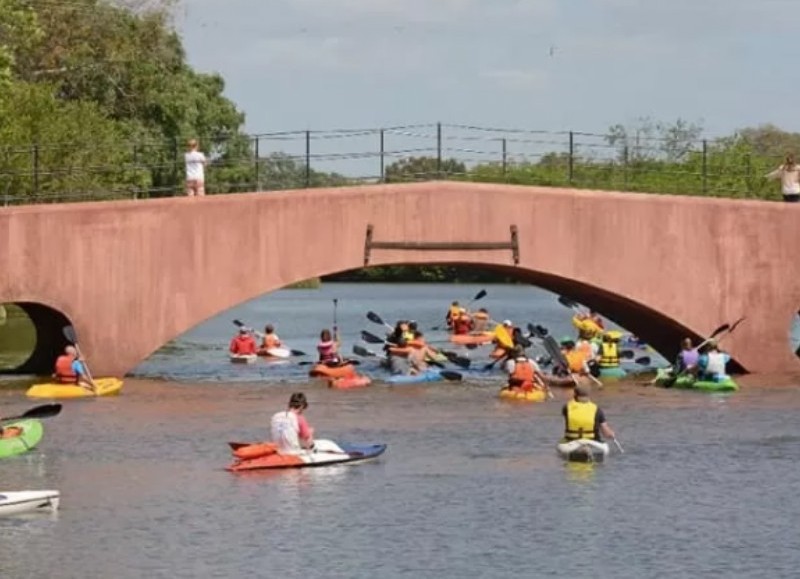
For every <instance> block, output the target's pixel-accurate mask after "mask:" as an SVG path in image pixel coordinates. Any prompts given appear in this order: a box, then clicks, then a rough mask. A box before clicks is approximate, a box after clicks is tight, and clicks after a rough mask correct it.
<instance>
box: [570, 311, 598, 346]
mask: <svg viewBox="0 0 800 579" xmlns="http://www.w3.org/2000/svg"><path fill="white" fill-rule="evenodd" d="M572 325H573V326H575V329H577V330H578V336H579V337H581V338H584V339H586V340H591V339H592V338H594V337H595V336H598V335H600V334H601V333H602V332H603V328H601V327H600V326H599V325H598V324H597V322H595V321H594V320H593V319H592V318H590V317H589V314H585V313H579V314H575V315H574V316H573V317H572Z"/></svg>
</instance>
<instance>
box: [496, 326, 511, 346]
mask: <svg viewBox="0 0 800 579" xmlns="http://www.w3.org/2000/svg"><path fill="white" fill-rule="evenodd" d="M494 341H495V342H496V343H497V345H498V346H500V347H502V348H513V347H514V339H513V338H512V337H511V334H510V333H509V332H508V330H506V328H505V326H501V325H498V326H497V327H496V328H495V329H494Z"/></svg>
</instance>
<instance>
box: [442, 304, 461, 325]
mask: <svg viewBox="0 0 800 579" xmlns="http://www.w3.org/2000/svg"><path fill="white" fill-rule="evenodd" d="M460 310H461V307H460V306H459V305H458V302H457V301H455V302H453V303H452V304H450V308H449V309H448V310H447V314H446V315H445V316H444V321H445V323H446V324H447V327H448V328H451V329H452V327H453V322H455V320H456V318H457V317H458V314H459V311H460Z"/></svg>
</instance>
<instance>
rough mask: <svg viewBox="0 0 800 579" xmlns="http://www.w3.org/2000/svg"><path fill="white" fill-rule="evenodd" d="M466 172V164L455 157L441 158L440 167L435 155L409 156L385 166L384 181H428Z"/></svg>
mask: <svg viewBox="0 0 800 579" xmlns="http://www.w3.org/2000/svg"><path fill="white" fill-rule="evenodd" d="M466 173H467V167H466V165H464V163H462V162H461V161H457V160H456V159H442V164H441V167H440V166H439V160H438V159H437V158H436V157H409V158H407V159H401V160H399V161H395V162H394V163H392V164H390V165H388V166H387V167H386V182H387V183H399V182H403V181H430V180H433V179H445V178H447V177H448V176H451V177H452V176H458V175H464V174H466Z"/></svg>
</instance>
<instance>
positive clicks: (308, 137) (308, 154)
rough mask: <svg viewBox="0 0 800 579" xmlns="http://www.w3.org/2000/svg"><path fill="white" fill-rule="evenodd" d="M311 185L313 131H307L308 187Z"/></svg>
mask: <svg viewBox="0 0 800 579" xmlns="http://www.w3.org/2000/svg"><path fill="white" fill-rule="evenodd" d="M310 186H311V131H306V188H308V187H310Z"/></svg>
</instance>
